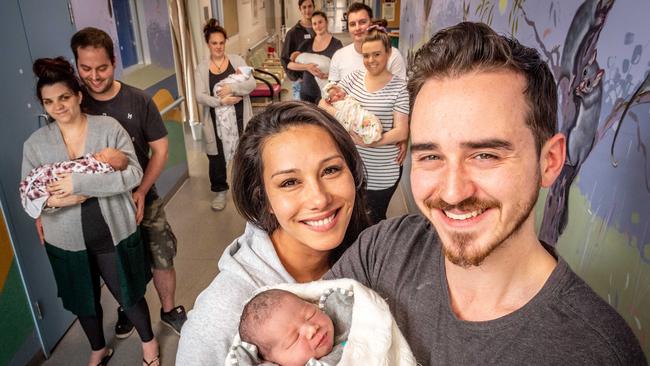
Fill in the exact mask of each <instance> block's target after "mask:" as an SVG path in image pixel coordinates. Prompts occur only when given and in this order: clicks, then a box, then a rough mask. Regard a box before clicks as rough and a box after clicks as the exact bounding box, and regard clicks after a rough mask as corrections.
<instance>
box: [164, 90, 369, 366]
mask: <svg viewBox="0 0 650 366" xmlns="http://www.w3.org/2000/svg"><path fill="white" fill-rule="evenodd" d="M364 191H365V180H364V173H363V166H362V164H361V161H360V158H359V155H358V153H357V151H356V148H355V146H354V143H353V142H352V140H351V139H350V137H349V135H348V133H347V132H346V131H345V129H343V127H342V126H341V125H340V124H339V123H338V122H337V121H336V120H334V119H333V118H332V117H331V116H329V115H328V114H327V113H324V112H323V111H322V110H320V109H318V108H317V107H316V106H313V105H310V104H308V103H303V102H283V103H277V104H272V105H271V106H269V107H267V109H266V110H265V111H264V112H262V113H261V114H259V115H257V116H255V117H253V119H251V121H250V123H249V125H248V127H247V128H246V132H245V134H244V135H243V137H242V139H241V141H240V142H239V146H238V148H237V152H236V154H235V159H234V165H233V197H234V202H235V206H236V207H237V210H238V211H239V212H240V213H241V214H242V216H244V217H245V218H246V219H247V220H248V224H247V226H246V230H245V231H244V233H243V235H242V236H241V237H239V238H238V239H236V240H235V241H234V242H233V243H232V244H231V245H230V246H229V247H228V248H226V250H225V252H224V254H223V256H222V257H221V259H220V260H219V274H218V275H217V277H216V278H215V279H214V281H213V282H212V283H211V284H210V286H208V288H206V289H205V290H204V291H203V292H202V293H201V294H200V295H199V297H198V298H197V300H196V303H195V304H194V309H193V310H192V311H191V312H190V313H189V317H188V320H187V322H186V323H185V325H184V326H183V331H182V333H181V339H180V342H179V346H178V354H177V355H176V363H177V364H179V365H223V364H224V361H225V358H226V355H227V353H228V349H229V347H230V345H231V342H232V341H233V337H234V335H235V334H236V333H237V326H238V323H239V316H240V314H241V311H242V309H243V307H244V304H245V302H246V301H247V300H249V299H250V297H251V296H252V294H253V293H254V291H255V290H256V289H258V288H260V287H262V286H266V285H274V284H278V283H296V282H309V281H313V280H317V279H320V278H321V277H322V276H323V274H325V272H327V271H328V270H329V268H330V267H331V265H332V264H333V263H334V262H336V260H338V258H339V256H340V255H341V254H342V252H343V251H345V249H346V248H347V247H348V246H349V245H350V244H351V243H352V242H353V241H354V240H355V239H356V237H357V235H358V234H359V233H360V232H361V230H363V229H364V228H365V227H366V226H367V224H368V223H367V216H366V213H365V195H364Z"/></svg>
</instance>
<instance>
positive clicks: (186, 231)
mask: <svg viewBox="0 0 650 366" xmlns="http://www.w3.org/2000/svg"><path fill="white" fill-rule="evenodd" d="M289 90H291V88H290V87H289ZM185 130H186V131H185V142H186V149H187V159H188V166H189V179H187V180H186V181H185V182H184V183H183V185H182V186H181V187H180V189H179V190H178V191H177V192H176V194H174V195H173V197H172V198H171V199H170V200H169V202H168V203H167V206H166V207H165V211H166V213H167V218H168V221H169V223H170V224H171V226H172V228H173V230H174V233H175V234H176V236H177V238H178V254H177V256H176V258H175V261H174V264H175V267H176V276H177V278H176V304H177V305H184V306H185V309H186V310H187V311H190V310H191V309H192V306H193V305H194V301H195V300H196V297H197V296H198V294H199V293H200V292H201V291H202V290H203V289H204V288H206V287H207V286H208V285H209V284H210V282H211V281H212V280H213V279H214V277H215V276H216V274H217V273H218V270H217V262H218V261H219V257H221V253H222V252H223V251H224V249H225V248H226V246H227V245H228V244H230V243H231V242H232V241H233V239H235V238H236V237H237V236H238V235H239V234H241V233H242V232H243V230H244V225H245V222H244V220H243V218H242V217H241V216H239V214H238V213H237V212H236V210H235V208H234V206H233V204H232V197H231V195H230V193H229V194H228V204H227V206H226V209H225V210H223V211H220V212H214V211H212V209H211V208H210V202H211V201H212V198H213V193H211V192H210V189H209V187H210V184H209V180H208V174H207V171H208V160H207V158H206V156H205V154H204V153H203V152H202V150H201V145H200V143H197V142H195V141H193V140H192V137H191V135H190V133H189V131H188V130H187V128H186V129H185ZM406 212H407V208H406V203H405V200H404V196H403V194H402V187H401V186H400V187H399V188H398V189H397V191H396V193H395V195H394V196H393V199H392V201H391V203H390V206H389V208H388V216H389V217H391V216H396V215H401V214H404V213H406ZM146 298H147V302H148V303H149V310H150V312H151V320H152V326H153V331H154V333H155V335H156V337H157V338H158V342H159V344H160V356H161V360H162V365H174V360H175V356H176V348H177V345H178V338H179V337H178V335H176V333H174V332H173V331H172V330H171V329H170V328H168V327H167V326H166V325H164V324H163V323H161V322H160V302H159V300H158V296H157V294H156V290H155V288H154V287H153V283H149V286H148V288H147V294H146ZM102 307H103V309H104V334H105V337H106V342H107V344H108V345H109V346H110V347H112V348H113V349H114V350H115V353H114V355H113V358H112V359H111V362H110V365H113V366H117V365H120V366H121V365H140V364H141V359H142V347H141V343H140V339H139V337H138V335H137V333H136V332H134V333H133V334H131V336H130V337H129V338H127V339H124V340H118V339H117V338H115V331H114V329H113V327H114V325H115V321H116V320H117V313H116V311H115V309H116V308H117V303H116V302H115V300H114V299H113V297H112V296H111V294H110V293H109V292H108V289H107V288H106V286H104V287H103V289H102ZM89 354H90V346H89V344H88V341H87V339H86V336H85V335H84V333H83V331H82V329H81V326H80V325H79V322H78V321H75V322H74V323H73V324H72V326H71V327H70V329H69V330H68V332H67V333H66V334H65V336H64V337H63V338H62V339H61V341H60V342H59V344H58V345H57V346H56V348H55V349H54V350H53V352H52V354H51V357H50V358H49V359H48V360H45V361H43V360H35V361H34V362H32V363H31V365H85V364H86V362H87V360H88V355H89Z"/></svg>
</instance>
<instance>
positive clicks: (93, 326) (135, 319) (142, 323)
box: [79, 251, 153, 351]
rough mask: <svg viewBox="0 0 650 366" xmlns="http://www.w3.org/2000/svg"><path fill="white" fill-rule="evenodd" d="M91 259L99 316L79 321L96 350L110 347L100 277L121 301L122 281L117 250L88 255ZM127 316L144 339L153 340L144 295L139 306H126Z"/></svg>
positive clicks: (97, 313) (143, 340)
mask: <svg viewBox="0 0 650 366" xmlns="http://www.w3.org/2000/svg"><path fill="white" fill-rule="evenodd" d="M88 260H89V261H90V275H91V276H92V281H93V292H94V294H95V315H94V316H80V317H79V323H80V324H81V327H82V328H83V330H84V333H86V337H88V341H89V342H90V347H91V348H92V350H93V351H99V350H100V349H102V348H104V347H106V341H105V339H104V330H103V326H102V317H103V314H104V313H103V311H102V305H101V303H100V302H99V300H100V298H101V288H100V285H99V277H100V276H101V278H103V279H104V283H106V286H107V287H108V290H109V291H110V292H111V294H113V296H114V297H115V299H116V300H117V302H118V303H120V304H121V303H122V297H121V296H120V281H119V278H118V273H117V253H116V252H115V251H113V252H110V253H101V254H90V253H89V254H88ZM124 312H125V313H126V316H127V317H128V318H129V320H130V321H131V323H133V325H135V329H136V330H137V331H138V334H139V335H140V340H142V342H149V341H150V340H152V339H153V330H152V329H151V319H150V317H149V306H148V305H147V300H145V298H144V296H143V297H142V298H141V299H140V300H139V301H138V302H137V303H135V305H133V306H131V307H130V308H128V309H126V308H125V309H124Z"/></svg>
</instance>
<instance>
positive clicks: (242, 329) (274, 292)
mask: <svg viewBox="0 0 650 366" xmlns="http://www.w3.org/2000/svg"><path fill="white" fill-rule="evenodd" d="M287 297H295V298H297V299H300V298H299V297H298V296H296V295H295V294H293V293H291V292H289V291H285V290H279V289H271V290H266V291H263V292H260V293H259V294H257V295H255V296H254V297H253V298H252V299H251V300H250V301H249V302H248V303H247V304H246V305H245V306H244V310H242V313H241V318H239V338H240V339H241V340H242V341H244V342H246V343H250V344H254V345H255V346H257V351H258V352H259V354H260V356H262V358H264V359H266V356H267V354H268V351H269V349H268V345H267V344H265V343H264V342H262V340H261V338H260V335H261V334H262V332H261V331H260V327H261V326H263V325H264V322H266V321H267V320H268V319H269V318H270V317H271V316H272V315H273V312H275V311H277V310H278V308H279V307H280V306H282V302H283V301H284V300H285V299H286V298H287Z"/></svg>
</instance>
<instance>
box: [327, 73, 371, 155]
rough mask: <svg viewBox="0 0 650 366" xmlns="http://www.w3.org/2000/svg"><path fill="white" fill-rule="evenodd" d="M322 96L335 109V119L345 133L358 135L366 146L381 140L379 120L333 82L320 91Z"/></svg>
mask: <svg viewBox="0 0 650 366" xmlns="http://www.w3.org/2000/svg"><path fill="white" fill-rule="evenodd" d="M322 94H323V99H325V101H326V102H328V103H330V104H331V105H332V106H333V107H334V108H335V109H336V115H335V117H336V119H337V120H338V121H339V122H340V123H341V124H342V125H343V127H345V129H346V130H347V131H351V132H354V133H356V134H357V135H359V137H361V139H362V140H363V142H364V143H366V144H371V143H373V142H375V141H379V140H380V139H381V134H382V132H383V127H382V125H381V121H380V120H379V118H377V116H375V115H374V114H372V113H370V112H368V111H367V110H365V109H364V108H363V107H362V106H361V104H360V103H359V102H358V101H357V100H355V99H354V98H352V97H351V96H349V95H347V94H346V93H345V92H344V91H343V89H341V87H339V86H338V85H337V84H336V83H335V82H329V83H327V84H326V85H325V86H324V87H323V89H322Z"/></svg>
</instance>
